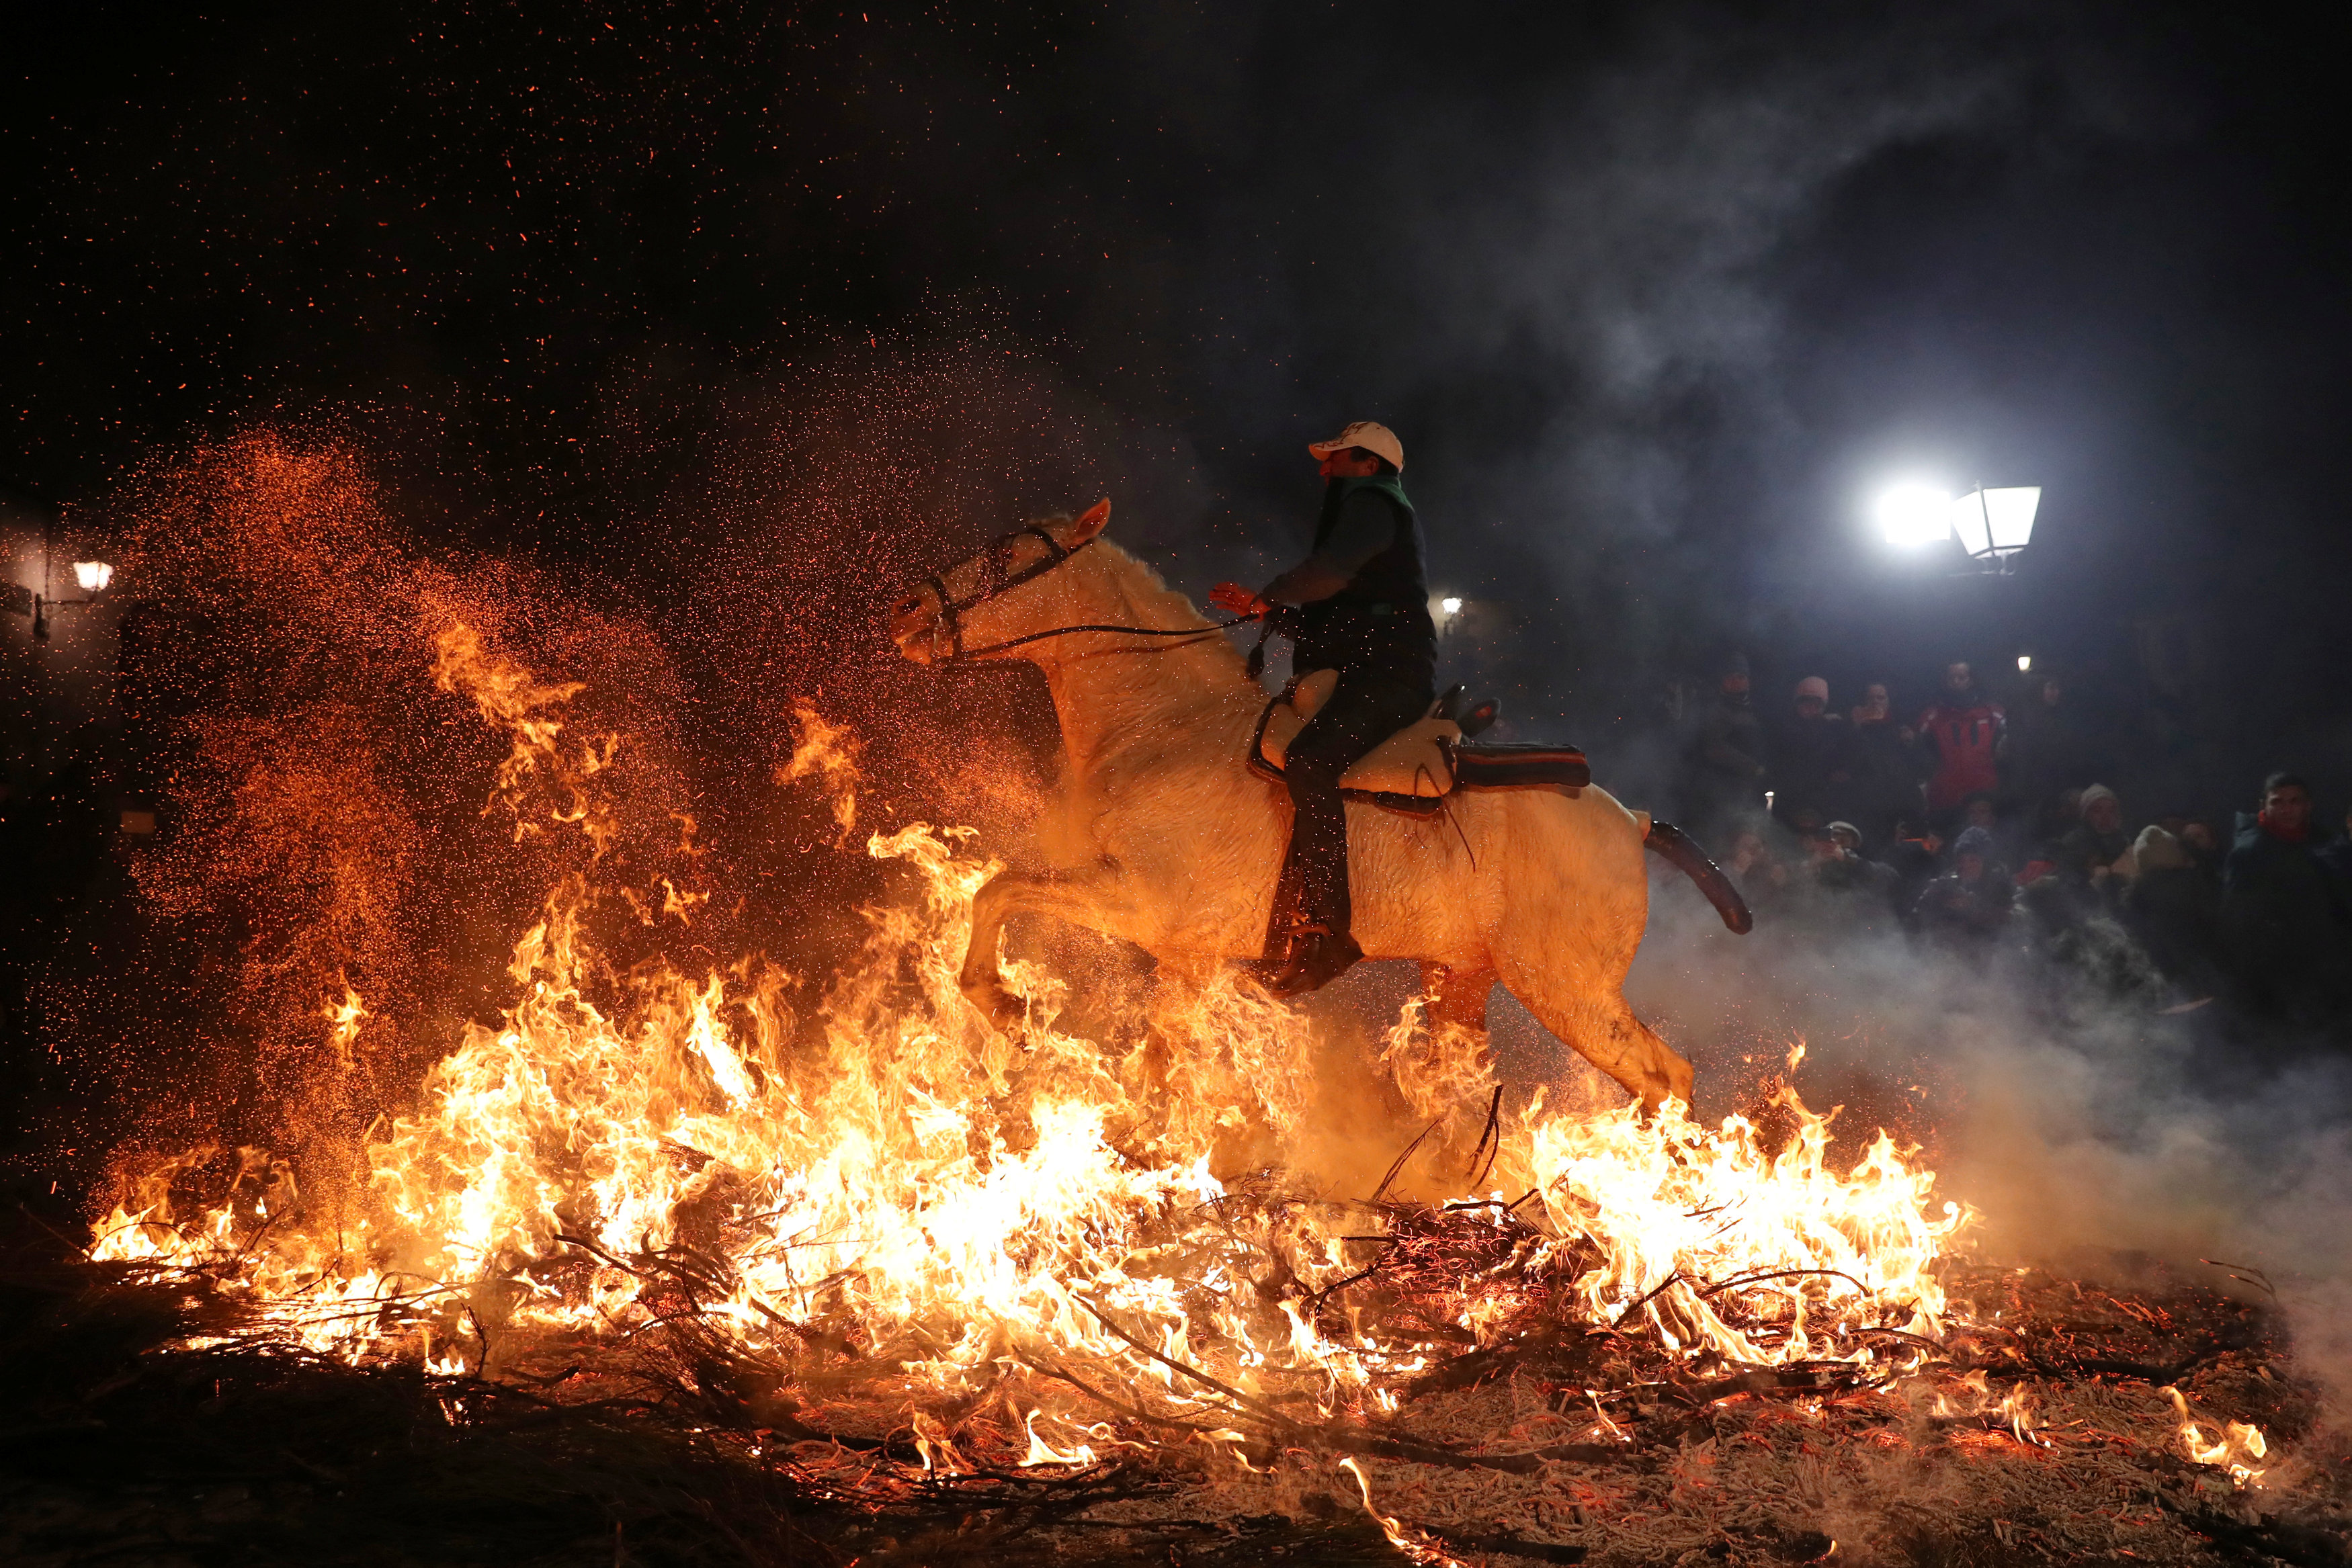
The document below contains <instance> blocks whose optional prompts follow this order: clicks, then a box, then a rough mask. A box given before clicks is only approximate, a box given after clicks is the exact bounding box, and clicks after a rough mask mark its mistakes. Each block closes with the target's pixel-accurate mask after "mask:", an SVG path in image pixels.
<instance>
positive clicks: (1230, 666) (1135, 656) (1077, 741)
mask: <svg viewBox="0 0 2352 1568" xmlns="http://www.w3.org/2000/svg"><path fill="white" fill-rule="evenodd" d="M1090 553H1093V554H1094V555H1095V556H1096V557H1097V559H1093V560H1089V561H1087V563H1086V569H1085V570H1086V576H1085V578H1083V579H1081V582H1082V584H1083V587H1082V588H1081V590H1080V591H1079V592H1077V593H1076V594H1075V595H1073V599H1074V601H1075V603H1074V604H1073V606H1072V608H1073V609H1074V610H1075V611H1076V616H1075V620H1076V621H1077V622H1083V623H1092V624H1101V625H1117V626H1144V627H1150V628H1153V629H1155V630H1159V629H1165V630H1173V629H1176V628H1179V627H1191V626H1195V625H1197V626H1198V627H1199V628H1200V630H1201V632H1202V636H1201V638H1200V639H1199V640H1198V641H1193V640H1191V639H1187V638H1177V637H1167V638H1161V637H1151V638H1141V637H1124V638H1122V637H1118V636H1117V635H1114V634H1110V633H1104V632H1089V633H1086V634H1084V635H1082V636H1080V637H1077V638H1074V639H1070V640H1068V641H1067V642H1064V641H1062V640H1060V639H1056V640H1055V641H1051V642H1045V643H1038V644H1036V645H1035V647H1036V652H1035V653H1034V655H1033V657H1034V659H1035V662H1036V664H1038V666H1039V667H1040V668H1041V669H1043V670H1044V671H1045V682H1046V685H1047V686H1048V687H1049V688H1050V689H1051V691H1052V692H1053V696H1054V712H1055V716H1056V717H1058V718H1059V719H1060V721H1061V726H1062V746H1063V749H1064V751H1065V753H1066V758H1067V761H1068V762H1069V764H1070V766H1071V767H1072V768H1075V769H1078V770H1085V769H1087V768H1091V767H1093V766H1095V765H1097V764H1098V763H1099V762H1100V761H1101V759H1102V758H1104V757H1105V756H1106V755H1107V754H1108V753H1110V752H1114V751H1116V750H1118V747H1120V745H1121V744H1122V743H1123V742H1124V741H1125V740H1127V739H1128V738H1129V737H1137V736H1144V737H1153V738H1154V739H1155V740H1164V738H1165V737H1166V736H1167V734H1168V732H1169V730H1170V729H1171V727H1198V726H1202V725H1213V723H1214V722H1215V721H1216V717H1217V716H1218V715H1219V713H1220V712H1221V711H1222V710H1223V709H1226V708H1227V707H1229V706H1233V705H1234V704H1235V703H1236V701H1237V699H1239V698H1241V697H1243V696H1244V695H1247V694H1249V693H1253V692H1255V690H1256V686H1255V683H1254V682H1252V681H1251V680H1250V679H1249V676H1248V675H1247V674H1246V673H1245V672H1244V669H1243V667H1242V663H1241V659H1240V657H1239V656H1238V655H1237V654H1235V653H1234V650H1233V645H1232V644H1231V643H1227V642H1226V641H1225V640H1224V638H1223V636H1222V635H1220V634H1219V633H1218V632H1217V631H1216V629H1215V627H1214V626H1213V624H1212V623H1211V622H1207V621H1205V620H1202V617H1201V614H1200V612H1198V611H1196V610H1193V609H1192V607H1191V606H1190V605H1189V604H1186V603H1184V601H1182V600H1181V598H1180V597H1178V596H1176V595H1173V594H1171V593H1169V592H1167V591H1165V590H1162V589H1160V588H1157V587H1156V586H1154V585H1153V584H1152V583H1151V582H1150V579H1149V578H1148V577H1147V576H1146V573H1145V569H1144V568H1143V567H1142V566H1140V565H1139V564H1137V563H1136V562H1134V561H1132V560H1130V559H1127V558H1126V557H1124V556H1112V555H1109V554H1108V553H1107V552H1100V551H1097V552H1090Z"/></svg>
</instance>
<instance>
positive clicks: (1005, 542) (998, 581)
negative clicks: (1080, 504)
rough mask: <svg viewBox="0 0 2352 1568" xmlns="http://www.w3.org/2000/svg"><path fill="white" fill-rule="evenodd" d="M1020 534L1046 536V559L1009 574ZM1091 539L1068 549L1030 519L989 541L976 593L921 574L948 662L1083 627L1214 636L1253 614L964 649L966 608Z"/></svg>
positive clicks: (1034, 635) (1035, 574)
mask: <svg viewBox="0 0 2352 1568" xmlns="http://www.w3.org/2000/svg"><path fill="white" fill-rule="evenodd" d="M1023 534H1034V535H1036V536H1037V537H1038V538H1041V539H1043V540H1045V549H1047V550H1048V551H1050V552H1051V553H1050V554H1048V555H1047V556H1046V558H1045V559H1044V560H1041V561H1038V562H1036V563H1035V564H1034V565H1031V566H1026V567H1024V568H1022V569H1021V570H1019V571H1016V572H1012V573H1009V574H1008V573H1007V572H1006V571H1005V570H1004V568H1003V565H1002V564H1000V563H1001V562H1003V561H1004V560H1006V559H1010V551H1011V548H1012V545H1013V541H1014V540H1016V539H1018V538H1020V537H1021V536H1022V535H1023ZM1101 537H1102V536H1101V535H1099V534H1097V535H1096V536H1095V538H1101ZM1094 542H1095V541H1094V539H1092V538H1089V539H1086V540H1084V541H1082V542H1081V543H1079V544H1078V545H1077V546H1076V547H1075V548H1073V549H1064V548H1063V545H1062V541H1061V540H1059V539H1057V538H1055V537H1054V536H1053V535H1051V534H1049V533H1047V532H1046V531H1045V529H1043V528H1039V527H1038V526H1037V525H1036V524H1034V523H1029V524H1026V525H1024V526H1023V527H1021V528H1015V529H1013V531H1012V532H1011V533H1009V534H1006V535H1005V536H1004V537H1003V538H1000V539H998V540H996V541H995V542H994V543H993V544H991V545H990V546H989V547H988V553H987V554H986V555H985V556H984V557H982V559H983V560H985V561H986V562H987V565H988V582H987V586H986V587H984V588H982V589H981V590H980V591H978V592H975V593H972V594H971V595H969V596H967V597H965V598H962V599H950V598H949V597H948V585H947V583H946V582H945V581H944V580H942V579H941V578H940V576H939V575H938V574H937V573H936V572H935V573H933V574H932V575H931V576H929V577H927V578H925V579H923V586H924V587H926V588H928V589H929V590H930V591H931V592H932V593H933V594H935V595H937V596H938V598H939V601H940V620H941V621H943V622H946V623H947V629H948V638H949V644H950V648H949V653H948V660H949V662H950V663H952V662H953V661H955V660H958V659H976V658H979V657H980V656H981V655H982V654H983V653H1003V652H1004V651H1005V650H1006V649H1008V648H1019V647H1022V646H1024V645H1025V644H1027V643H1042V642H1044V641H1045V639H1047V638H1048V637H1070V636H1075V635H1076V634H1077V633H1079V632H1118V633H1120V634H1121V635H1124V636H1129V637H1189V638H1194V639H1198V638H1202V637H1209V636H1213V635H1215V634H1216V633H1217V632H1223V631H1224V630H1225V629H1226V628H1227V627H1231V626H1239V625H1242V624H1244V622H1249V621H1252V620H1255V619H1256V617H1255V616H1249V615H1244V616H1240V617H1238V618H1236V619H1234V620H1232V621H1221V622H1218V623H1217V624H1215V625H1213V626H1186V627H1180V628H1177V629H1174V630H1168V629H1163V628H1160V627H1154V626H1096V625H1088V626H1056V627H1055V628H1053V629H1052V630H1051V631H1046V632H1030V633H1029V634H1028V635H1027V636H1025V637H1015V638H1013V639H1012V640H1010V641H1009V642H1003V643H989V644H988V645H987V646H985V647H981V648H967V647H965V646H964V645H963V621H962V619H961V617H962V612H964V611H967V610H970V609H971V608H972V607H974V606H975V605H981V604H985V603H987V602H988V601H990V600H992V599H995V598H998V597H1000V596H1001V595H1003V594H1006V593H1010V592H1011V591H1013V590H1014V589H1016V588H1018V587H1020V586H1021V585H1022V584H1023V583H1024V582H1033V581H1034V580H1037V579H1038V578H1041V577H1043V576H1045V574H1046V573H1047V572H1049V571H1051V570H1054V569H1055V567H1057V566H1059V565H1061V564H1062V563H1063V562H1064V561H1066V560H1067V559H1070V558H1071V557H1072V556H1074V555H1076V554H1077V553H1078V551H1079V550H1082V549H1086V548H1087V545H1090V544H1092V543H1094Z"/></svg>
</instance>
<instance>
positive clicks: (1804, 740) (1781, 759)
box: [1771, 675, 1845, 827]
mask: <svg viewBox="0 0 2352 1568" xmlns="http://www.w3.org/2000/svg"><path fill="white" fill-rule="evenodd" d="M1829 706H1830V684H1829V682H1827V681H1825V680H1823V679H1822V677H1821V676H1819V675H1807V676H1806V677H1805V678H1804V679H1803V680H1801V681H1799V682H1798V683H1797V690H1796V700H1795V702H1794V704H1793V705H1792V706H1791V709H1790V713H1789V714H1788V715H1787V716H1785V717H1784V718H1782V719H1781V721H1780V724H1779V725H1778V726H1777V727H1775V728H1774V730H1773V732H1772V741H1771V747H1772V757H1771V762H1772V776H1771V777H1772V815H1773V816H1774V817H1776V818H1778V819H1779V820H1780V822H1781V823H1782V825H1784V826H1788V827H1794V826H1795V825H1796V823H1797V820H1798V819H1799V818H1800V817H1801V816H1803V815H1805V814H1806V813H1809V812H1810V813H1811V814H1812V816H1813V819H1814V820H1815V821H1820V820H1821V819H1822V817H1824V816H1826V815H1827V814H1828V812H1829V809H1830V789H1831V783H1832V777H1831V776H1832V774H1834V773H1836V772H1838V771H1839V767H1840V764H1841V763H1843V761H1844V757H1843V752H1844V750H1845V720H1844V719H1843V718H1842V717H1841V716H1838V715H1836V714H1833V713H1832V712H1830V711H1829Z"/></svg>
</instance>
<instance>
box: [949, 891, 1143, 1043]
mask: <svg viewBox="0 0 2352 1568" xmlns="http://www.w3.org/2000/svg"><path fill="white" fill-rule="evenodd" d="M1117 891H1118V890H1117V882H1116V879H1115V877H1114V876H1113V875H1112V874H1111V873H1108V872H1092V871H1089V872H1060V873H1052V874H1048V875H1040V874H1037V873H1031V872H1019V871H1008V872H1004V873H1001V874H999V875H998V876H996V877H994V878H992V880H991V881H989V882H988V883H986V884H985V885H983V886H982V888H981V890H980V891H979V892H978V893H976V894H972V898H971V946H968V947H966V948H965V949H964V952H963V968H962V969H961V971H960V972H959V973H958V974H957V976H956V985H957V987H958V988H959V989H961V991H962V992H963V994H964V996H965V997H966V998H968V999H969V1000H970V1001H971V1005H972V1006H973V1007H976V1008H978V1009H980V1010H981V1013H982V1016H983V1017H985V1018H986V1019H988V1021H989V1022H990V1023H992V1024H993V1025H995V1026H996V1027H997V1028H998V1029H1000V1030H1008V1031H1009V1030H1011V1029H1012V1028H1013V1025H1015V1024H1017V1023H1019V1022H1020V1021H1021V1020H1022V1019H1024V1017H1026V1016H1027V1014H1028V1004H1027V1003H1025V1002H1024V1001H1023V1000H1022V999H1021V998H1019V997H1016V996H1014V995H1013V993H1012V992H1011V991H1008V990H1006V989H1005V988H1004V974H1003V970H1001V969H999V968H998V967H997V964H996V948H997V944H998V942H999V940H1000V939H1001V938H1002V937H1003V933H1004V923H1005V922H1006V921H1007V920H1010V919H1011V918H1012V917H1013V915H1051V916H1053V917H1055V918H1057V919H1061V920H1066V921H1067V922H1069V923H1070V924H1071V925H1083V926H1085V927H1087V929H1089V930H1095V931H1107V930H1110V929H1112V928H1113V926H1112V924H1111V922H1110V919H1109V916H1110V915H1112V913H1113V911H1112V905H1113V904H1114V903H1115V902H1116V894H1117Z"/></svg>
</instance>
